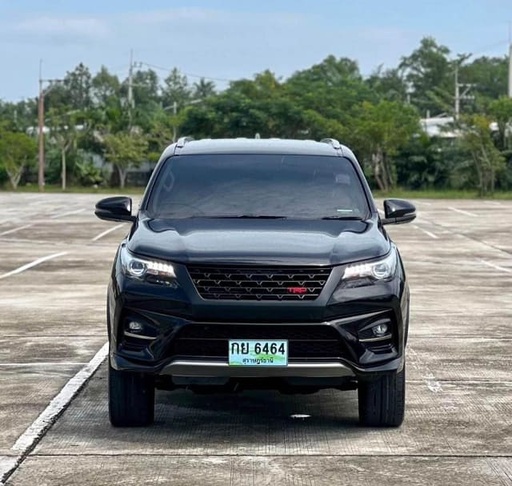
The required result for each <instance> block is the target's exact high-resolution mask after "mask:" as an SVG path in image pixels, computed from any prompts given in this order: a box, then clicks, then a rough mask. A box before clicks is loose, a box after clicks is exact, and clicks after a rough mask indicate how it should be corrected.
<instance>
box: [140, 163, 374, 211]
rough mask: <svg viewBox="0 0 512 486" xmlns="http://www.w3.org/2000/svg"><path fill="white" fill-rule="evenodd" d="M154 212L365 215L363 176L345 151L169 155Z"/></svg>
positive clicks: (154, 197)
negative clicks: (342, 154) (342, 153)
mask: <svg viewBox="0 0 512 486" xmlns="http://www.w3.org/2000/svg"><path fill="white" fill-rule="evenodd" d="M147 210H148V215H149V216H150V217H152V218H172V219H174V218H176V219H182V218H217V217H218V218H238V217H240V218H287V219H322V218H327V219H337V218H340V219H356V218H357V219H359V218H360V219H366V218H367V217H368V214H369V207H368V203H367V200H366V197H365V193H364V190H363V187H362V185H361V182H360V180H359V177H358V175H357V173H356V171H355V169H354V167H353V166H352V164H351V162H350V161H349V160H347V159H345V158H343V157H337V156H316V155H272V154H210V155H181V156H174V157H171V158H169V159H168V160H167V161H166V162H165V165H164V167H163V168H162V170H161V172H160V174H159V175H158V178H157V180H156V182H155V186H154V188H153V191H152V193H151V196H150V199H149V202H148V205H147Z"/></svg>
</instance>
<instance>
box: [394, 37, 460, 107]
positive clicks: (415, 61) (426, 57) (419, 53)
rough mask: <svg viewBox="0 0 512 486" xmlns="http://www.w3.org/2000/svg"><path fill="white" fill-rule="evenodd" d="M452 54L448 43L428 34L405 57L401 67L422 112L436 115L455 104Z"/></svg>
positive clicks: (413, 97)
mask: <svg viewBox="0 0 512 486" xmlns="http://www.w3.org/2000/svg"><path fill="white" fill-rule="evenodd" d="M449 55H450V49H448V47H446V46H443V45H440V44H438V43H437V42H436V40H435V39H433V38H432V37H425V38H423V39H422V40H421V43H420V46H419V47H418V48H417V49H415V50H414V51H413V52H412V53H411V54H410V55H409V56H405V57H402V60H401V62H400V65H399V69H401V70H403V71H404V73H405V79H406V81H407V82H408V83H409V84H410V86H411V88H412V98H411V99H412V102H413V104H414V105H415V106H416V107H417V108H418V109H419V111H420V113H422V114H425V113H426V112H427V111H428V112H430V113H431V114H433V115H434V114H437V113H439V112H444V111H447V106H451V99H452V98H451V96H452V93H453V83H454V65H453V63H452V62H451V61H450V59H449Z"/></svg>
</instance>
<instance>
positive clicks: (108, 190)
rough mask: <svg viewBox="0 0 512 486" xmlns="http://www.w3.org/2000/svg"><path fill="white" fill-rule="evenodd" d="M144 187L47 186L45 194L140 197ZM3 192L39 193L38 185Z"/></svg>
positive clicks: (2, 190) (5, 188) (5, 189)
mask: <svg viewBox="0 0 512 486" xmlns="http://www.w3.org/2000/svg"><path fill="white" fill-rule="evenodd" d="M144 189H145V188H144V187H125V188H124V189H120V188H119V187H103V186H102V187H86V186H72V187H68V188H67V189H66V190H65V191H63V190H62V188H61V187H60V186H59V185H48V184H47V185H46V186H45V187H44V192H47V193H52V194H115V195H120V196H123V195H128V196H130V195H134V196H139V195H142V194H143V193H144ZM0 191H1V192H39V187H38V185H37V184H30V185H26V186H19V187H18V189H17V190H16V191H13V190H12V189H11V188H10V187H9V186H5V187H0Z"/></svg>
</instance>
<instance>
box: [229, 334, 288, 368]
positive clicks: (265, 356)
mask: <svg viewBox="0 0 512 486" xmlns="http://www.w3.org/2000/svg"><path fill="white" fill-rule="evenodd" d="M228 356H229V365H230V366H287V365H288V341H266V340H260V339H232V340H230V341H229V355H228Z"/></svg>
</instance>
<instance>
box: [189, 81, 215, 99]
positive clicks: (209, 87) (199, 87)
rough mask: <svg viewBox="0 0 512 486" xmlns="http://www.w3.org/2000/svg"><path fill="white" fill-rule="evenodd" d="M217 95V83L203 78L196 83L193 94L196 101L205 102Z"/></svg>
mask: <svg viewBox="0 0 512 486" xmlns="http://www.w3.org/2000/svg"><path fill="white" fill-rule="evenodd" d="M214 94H215V83H214V82H213V81H207V80H206V79H204V78H201V79H200V80H199V81H198V82H197V83H194V92H193V94H192V96H193V98H194V99H195V100H203V99H205V98H209V97H210V96H213V95H214Z"/></svg>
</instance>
